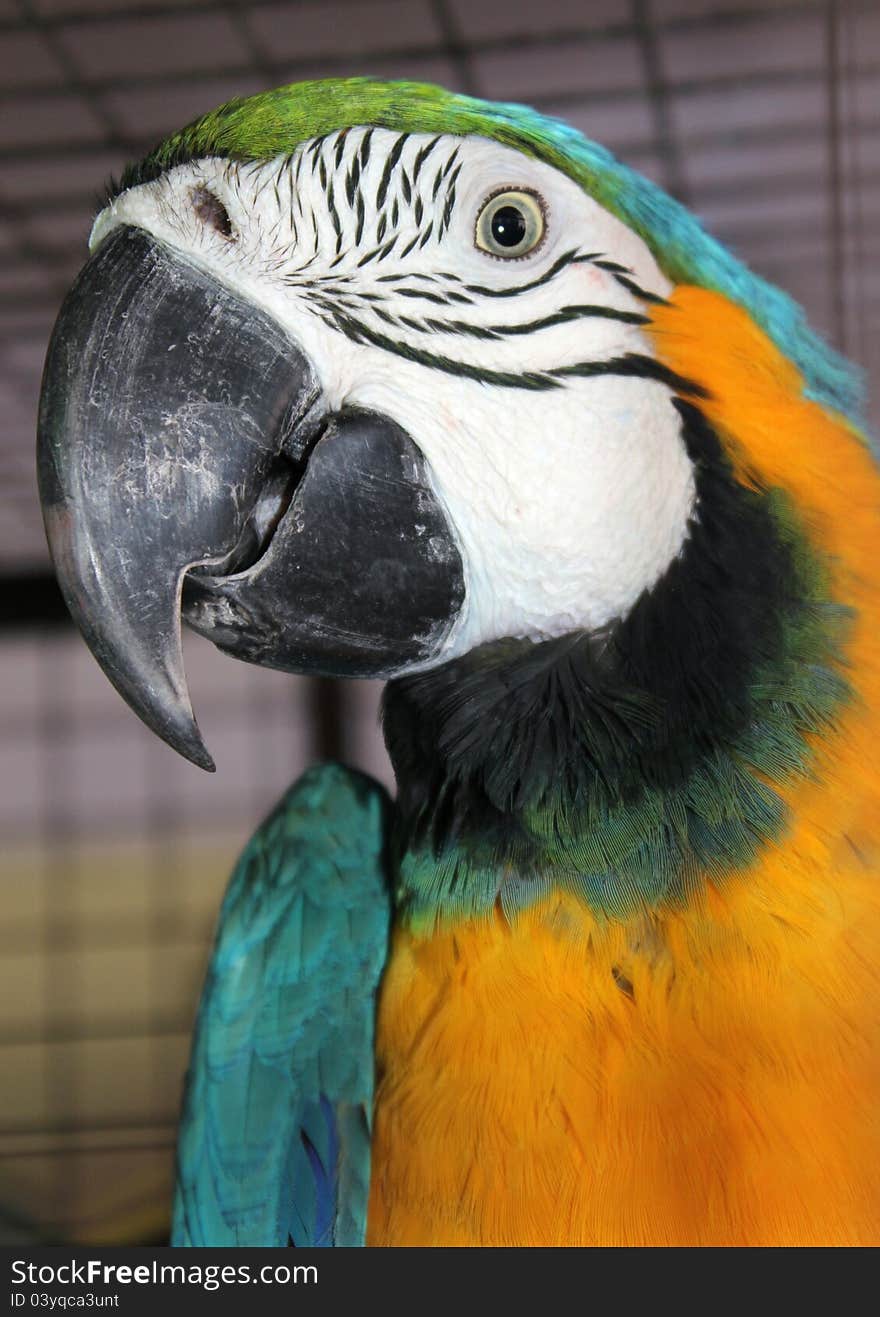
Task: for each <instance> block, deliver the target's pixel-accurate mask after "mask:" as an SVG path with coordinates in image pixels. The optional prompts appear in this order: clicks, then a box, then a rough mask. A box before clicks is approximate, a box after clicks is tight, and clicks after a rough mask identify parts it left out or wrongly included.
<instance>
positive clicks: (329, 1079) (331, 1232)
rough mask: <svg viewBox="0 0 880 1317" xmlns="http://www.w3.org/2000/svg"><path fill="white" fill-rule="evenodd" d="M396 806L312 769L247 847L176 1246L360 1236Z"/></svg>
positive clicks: (192, 1084) (208, 1029)
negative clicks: (389, 841) (390, 813)
mask: <svg viewBox="0 0 880 1317" xmlns="http://www.w3.org/2000/svg"><path fill="white" fill-rule="evenodd" d="M387 806H388V800H387V796H386V795H385V792H384V791H383V790H382V788H381V787H380V786H379V785H378V784H377V783H375V782H372V781H370V780H369V779H368V778H365V777H362V776H361V775H360V774H357V773H353V772H351V771H349V770H348V769H344V768H341V767H339V766H336V765H325V766H323V767H320V768H316V769H312V770H311V771H310V772H308V773H307V774H305V776H304V777H303V778H301V779H300V781H299V782H298V783H297V784H296V785H295V786H294V787H293V788H291V790H290V791H289V792H288V793H287V795H286V796H285V798H284V799H283V800H282V802H281V804H280V805H279V806H278V807H277V809H276V810H275V811H274V812H273V814H272V815H271V816H270V817H269V818H268V819H267V820H266V822H265V823H264V824H263V826H262V827H261V828H260V829H259V831H258V832H257V833H256V834H255V835H254V837H253V838H252V840H251V841H250V843H249V844H248V846H247V848H246V849H245V851H244V854H243V855H242V857H241V859H240V861H239V863H238V865H237V867H236V870H235V873H234V874H233V877H232V882H231V883H230V886H229V890H228V892H227V894H226V898H225V900H224V902H223V908H222V911H221V915H220V923H219V928H218V932H217V940H216V944H215V948H214V954H213V957H212V960H211V965H210V968H209V971H208V977H207V981H206V984H205V988H204V992H203V994H202V1002H201V1006H200V1009H199V1017H198V1022H197V1025H196V1034H195V1041H194V1045H193V1054H192V1059H191V1062H190V1070H189V1074H188V1077H187V1088H186V1095H185V1099H184V1111H183V1118H182V1121H181V1128H180V1136H179V1143H178V1175H177V1195H176V1202H175V1212H174V1227H173V1232H172V1242H173V1243H174V1244H176V1245H184V1246H186V1245H191V1246H204V1245H213V1246H217V1245H238V1246H245V1245H255V1246H266V1245H276V1246H280V1247H283V1246H285V1245H287V1244H288V1243H289V1242H293V1243H294V1244H296V1245H297V1246H300V1247H302V1246H306V1245H313V1246H315V1245H318V1246H322V1245H323V1246H326V1245H356V1244H362V1243H363V1240H364V1232H365V1229H366V1211H367V1195H368V1192H369V1179H370V1113H371V1111H372V1103H373V1022H374V1016H375V998H376V990H377V987H378V983H379V978H380V976H381V972H382V967H383V965H384V962H385V957H386V954H387V944H388V929H389V923H390V908H391V906H390V896H389V891H388V885H387V878H386V865H385V846H386V816H387Z"/></svg>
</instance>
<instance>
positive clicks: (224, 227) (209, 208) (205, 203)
mask: <svg viewBox="0 0 880 1317" xmlns="http://www.w3.org/2000/svg"><path fill="white" fill-rule="evenodd" d="M190 200H191V201H192V205H193V210H194V211H195V212H196V214H197V215H198V217H199V219H200V220H201V221H202V223H203V224H207V225H208V226H209V228H212V229H216V230H217V232H218V233H220V234H222V236H223V237H224V238H231V237H232V220H231V219H230V218H229V211H228V210H227V209H226V207H225V206H224V205H223V202H222V201H221V200H220V198H219V197H217V196H215V195H214V193H213V192H212V191H211V190H210V188H206V187H194V188H193V190H192V192H191V193H190Z"/></svg>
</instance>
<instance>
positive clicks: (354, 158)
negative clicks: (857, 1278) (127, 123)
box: [39, 79, 880, 1246]
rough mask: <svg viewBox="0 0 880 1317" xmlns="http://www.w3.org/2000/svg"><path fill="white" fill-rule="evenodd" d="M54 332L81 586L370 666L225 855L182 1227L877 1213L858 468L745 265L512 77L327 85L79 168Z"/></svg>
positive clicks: (270, 1228)
mask: <svg viewBox="0 0 880 1317" xmlns="http://www.w3.org/2000/svg"><path fill="white" fill-rule="evenodd" d="M90 246H91V255H90V257H89V259H88V261H87V263H86V264H85V266H84V268H83V270H82V272H81V273H80V275H79V277H78V279H77V281H76V283H75V284H74V286H73V288H72V289H71V291H70V293H69V294H68V296H67V299H66V300H65V302H64V304H63V306H62V309H61V312H60V315H59V318H58V322H57V325H56V328H55V331H54V335H53V338H52V341H51V344H50V347H49V352H48V357H47V364H46V371H45V376H44V386H43V396H42V402H41V413H40V423H39V475H40V487H41V497H42V502H43V507H44V513H45V521H46V528H47V533H48V539H49V542H50V546H51V549H52V553H53V557H54V562H55V565H56V569H57V573H58V576H59V578H60V582H61V585H62V587H63V589H64V592H65V596H66V598H67V601H68V604H69V607H70V609H71V611H72V613H73V616H74V619H75V620H76V622H77V623H78V625H79V627H80V628H81V630H82V632H83V634H84V637H85V639H86V641H87V642H88V644H89V645H90V646H91V648H92V650H93V651H94V653H95V655H96V657H97V658H98V660H99V661H100V662H101V664H102V665H103V666H104V668H105V670H106V672H107V673H108V675H109V677H110V678H111V680H112V681H113V682H114V683H115V684H116V686H117V687H118V689H119V690H120V692H121V693H122V694H123V696H124V697H125V698H126V699H127V700H128V701H129V703H130V704H131V705H132V706H133V708H134V709H135V710H136V711H137V712H138V713H139V714H140V716H141V717H142V718H143V719H144V720H145V721H146V722H147V724H148V725H149V726H150V727H152V728H153V729H154V730H155V731H156V732H158V734H159V735H160V736H162V737H164V739H165V740H166V741H167V742H168V743H169V744H170V745H172V746H173V747H175V748H176V749H177V750H179V751H180V752H181V753H182V754H184V755H186V756H187V757H188V758H190V759H191V760H192V761H193V762H194V763H196V764H200V765H202V766H203V767H211V766H212V765H211V760H210V757H209V755H208V752H207V750H206V748H205V745H204V743H203V741H202V739H201V736H200V733H199V731H198V728H197V725H196V722H195V720H194V717H193V713H192V708H191V705H190V701H189V696H188V693H187V687H186V682H185V677H184V672H183V664H182V657H181V647H180V621H181V616H182V617H183V619H184V620H185V621H186V622H187V623H188V624H189V625H190V626H191V627H193V628H194V629H195V630H196V631H198V632H200V633H201V634H203V635H205V636H207V637H209V638H210V639H211V640H213V641H214V642H215V643H216V644H217V645H218V646H219V647H220V648H221V649H222V650H224V651H226V652H228V653H229V654H232V655H234V656H237V657H239V658H243V659H246V660H248V661H250V662H253V663H258V664H263V665H266V666H269V667H276V668H280V669H283V670H287V671H291V672H297V673H321V674H325V675H330V676H334V675H336V676H338V675H344V676H359V677H372V678H384V679H386V680H387V683H388V684H387V686H386V689H385V696H384V709H383V722H384V732H385V737H386V741H387V745H388V749H389V753H390V757H391V760H392V763H393V766H394V769H395V774H396V779H397V796H396V799H395V800H394V801H393V802H392V801H391V800H390V799H389V798H388V797H387V796H386V794H385V793H384V791H383V790H382V788H381V787H380V786H379V785H378V784H377V783H375V782H373V781H371V780H369V779H367V778H365V777H363V776H361V775H359V774H357V773H355V772H354V771H351V770H349V769H347V768H344V767H342V766H340V765H333V764H331V765H327V766H323V767H314V768H312V769H310V770H309V771H308V772H307V773H306V775H305V776H304V777H303V778H302V779H301V780H300V781H299V782H298V783H297V784H296V785H294V786H293V788H292V789H291V790H290V791H289V793H288V794H287V795H286V796H285V798H284V799H283V800H282V802H281V803H280V805H279V806H278V808H277V809H276V810H275V812H274V813H273V814H272V816H271V817H270V818H269V819H268V821H267V822H266V823H265V824H264V825H263V827H261V828H260V830H259V831H258V832H257V834H256V835H255V837H254V838H253V840H252V841H251V842H250V844H249V845H248V847H247V849H246V850H245V852H244V854H243V856H242V859H241V861H240V863H239V865H238V868H237V870H236V872H235V874H234V877H233V879H232V884H231V886H230V888H229V891H228V895H227V897H226V899H225V902H224V905H223V909H222V913H221V916H220V922H219V929H218V933H217V940H216V946H215V949H214V953H213V959H212V962H211V965H210V969H209V972H208V977H207V982H206V986H205V989H204V994H203V998H202V1003H201V1008H200V1013H199V1019H198V1024H197V1029H196V1035H195V1042H194V1048H193V1055H192V1062H191V1066H190V1070H189V1074H188V1080H187V1086H186V1096H185V1106H184V1113H183V1118H182V1125H181V1130H180V1141H179V1155H178V1182H177V1201H176V1209H175V1224H174V1241H175V1242H176V1243H177V1244H182V1245H203V1244H210V1245H218V1244H227V1245H253V1244H260V1245H276V1246H286V1245H288V1243H290V1242H292V1243H294V1244H296V1245H298V1246H301V1245H307V1244H319V1245H360V1244H363V1243H364V1242H366V1243H367V1244H369V1245H388V1244H432V1245H487V1244H492V1245H495V1244H498V1245H520V1244H581V1245H586V1244H598V1245H718V1244H727V1245H746V1244H764V1245H769V1244H774V1245H778V1244H868V1243H877V1242H878V1240H880V1182H878V1177H877V1174H876V1167H877V1164H878V1152H880V1128H878V1126H880V1123H878V1118H877V1112H878V1102H877V1099H878V1088H880V1049H878V1034H880V1030H878V1024H880V983H878V956H877V950H878V933H880V891H878V868H880V854H878V847H877V841H878V823H880V816H878V758H877V753H876V751H877V744H878V739H880V700H878V695H880V647H878V618H880V596H878V582H880V575H878V570H877V552H878V547H880V537H878V527H880V520H878V510H880V499H878V494H880V483H878V472H877V468H876V465H875V463H874V459H873V457H872V453H871V449H870V445H869V443H868V441H867V440H866V438H865V436H864V434H863V433H862V431H861V428H860V427H861V422H860V420H859V406H860V394H859V389H860V385H859V381H858V379H857V377H856V374H855V372H854V371H853V370H852V368H851V367H850V366H849V365H848V364H847V363H846V362H845V361H843V360H842V359H841V358H840V357H839V356H838V355H837V354H836V353H835V352H834V351H833V350H832V349H831V348H830V347H828V346H827V345H826V344H825V343H824V342H823V341H822V340H821V339H820V338H819V337H818V336H817V335H816V334H815V333H814V332H812V331H811V329H810V328H809V327H808V325H807V324H806V322H805V319H804V317H803V313H802V312H801V310H800V309H799V308H798V307H797V306H796V305H795V304H794V302H793V301H792V300H790V298H789V297H787V296H786V295H785V294H784V293H783V292H781V291H780V290H778V289H776V288H774V287H772V286H770V285H769V284H767V283H766V282H764V281H762V280H761V279H760V278H758V277H757V276H755V275H754V274H753V273H751V272H750V271H749V270H748V269H747V268H746V267H745V266H744V265H743V264H741V263H740V262H739V261H738V260H737V259H735V258H734V256H733V255H731V254H730V252H728V251H727V250H725V249H724V248H723V247H722V246H721V245H720V244H719V243H717V242H716V241H715V240H714V239H713V238H711V237H710V236H709V235H708V234H707V233H706V232H705V231H704V230H703V228H702V227H701V226H700V224H699V222H698V221H697V220H696V219H695V218H694V216H693V215H691V214H690V213H689V212H688V211H687V210H686V209H685V208H683V207H682V206H681V205H680V204H678V203H677V202H676V201H674V200H673V199H672V198H670V197H669V196H667V195H665V194H664V193H663V192H662V191H661V190H660V189H659V188H657V187H656V186H654V185H653V184H652V183H651V182H649V181H647V180H646V179H644V178H642V177H640V176H639V175H637V174H635V173H633V172H632V171H631V170H630V169H628V168H626V167H625V166H624V165H622V164H621V163H618V162H617V161H616V160H615V159H614V158H613V157H612V156H611V155H610V154H609V153H608V152H607V151H605V150H604V149H602V148H601V147H600V146H597V145H595V144H594V143H592V142H589V141H587V140H585V139H584V138H583V137H582V136H581V135H580V134H579V133H577V132H575V131H574V130H573V129H571V128H569V127H567V126H565V125H564V124H562V123H559V122H556V121H554V120H551V119H548V118H544V117H542V116H541V115H539V114H537V113H535V112H533V111H532V110H530V109H528V108H525V107H522V106H518V105H505V104H488V103H485V102H481V101H478V100H475V99H471V98H469V97H466V96H462V95H455V94H451V93H449V92H446V91H444V90H441V89H439V88H435V87H427V86H422V85H417V84H412V83H406V82H396V83H391V82H389V83H384V82H376V81H371V80H360V79H337V80H329V81H321V82H310V83H302V84H299V85H294V86H289V87H284V88H281V89H279V90H276V91H271V92H266V93H260V94H259V95H256V96H252V97H250V98H247V99H239V100H234V101H231V102H229V103H228V104H226V105H224V106H222V107H221V108H220V109H218V110H215V111H213V112H212V113H209V114H206V115H205V116H204V117H203V118H200V119H198V120H197V121H196V122H194V123H192V124H191V125H190V126H189V127H187V128H184V129H183V130H182V131H181V132H179V133H176V134H175V135H174V136H172V137H170V138H168V139H167V140H166V141H164V142H163V143H162V144H161V145H160V146H159V147H157V148H156V149H155V150H154V151H153V152H152V153H151V154H150V155H148V156H147V157H146V159H145V160H143V161H142V162H141V163H140V164H137V165H135V166H134V167H131V168H129V169H128V170H127V172H126V173H125V174H124V176H123V178H122V181H121V184H120V185H118V186H113V187H112V190H111V192H110V195H109V197H108V199H107V204H106V205H105V206H104V208H103V209H102V210H101V212H100V214H99V215H98V218H97V220H96V222H95V225H94V228H93V231H92V235H91V244H90Z"/></svg>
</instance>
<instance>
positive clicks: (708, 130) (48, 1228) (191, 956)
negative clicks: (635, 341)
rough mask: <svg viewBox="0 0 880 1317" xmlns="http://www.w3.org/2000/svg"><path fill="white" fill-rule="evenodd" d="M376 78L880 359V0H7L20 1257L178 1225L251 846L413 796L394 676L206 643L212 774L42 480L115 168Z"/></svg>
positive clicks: (3, 288)
mask: <svg viewBox="0 0 880 1317" xmlns="http://www.w3.org/2000/svg"><path fill="white" fill-rule="evenodd" d="M356 73H368V74H373V75H376V76H380V77H407V78H414V79H419V80H423V81H431V82H439V83H442V84H444V85H446V86H449V87H452V88H455V89H457V90H461V91H467V92H470V93H472V94H475V95H478V96H486V97H490V98H497V99H505V100H522V101H525V102H527V103H530V104H532V105H534V106H536V107H537V108H540V109H541V110H543V111H545V112H546V113H550V114H556V115H559V116H560V117H562V118H565V119H567V120H568V121H569V122H571V123H574V124H575V125H576V126H577V127H578V128H580V129H582V130H583V131H584V132H585V133H586V135H587V136H589V137H593V138H595V139H597V140H598V141H601V142H603V143H604V144H605V145H607V146H609V147H610V148H611V149H612V150H613V151H615V153H616V154H618V155H619V156H621V157H622V158H623V159H624V160H626V161H627V163H629V164H631V165H633V166H634V167H635V168H636V169H638V170H640V171H642V172H643V173H645V174H647V175H649V176H650V177H652V178H654V179H655V180H656V181H657V182H659V183H660V184H661V185H663V186H664V187H666V188H667V189H668V190H669V191H671V192H672V193H674V194H675V195H676V196H678V197H679V198H680V199H681V200H683V201H684V202H685V203H686V204H688V205H689V206H691V207H692V208H693V209H695V210H696V211H697V213H698V214H700V215H701V216H702V217H703V219H704V221H705V222H706V224H707V225H708V226H709V227H710V228H711V229H713V231H714V232H715V233H716V234H717V235H718V236H719V237H721V238H722V239H723V240H724V241H726V242H727V243H729V244H730V245H731V246H733V247H734V249H735V250H736V251H737V253H738V254H739V255H741V256H742V257H743V258H744V259H746V260H747V261H748V262H749V264H751V265H752V266H753V267H754V268H755V269H757V270H758V271H759V272H760V273H761V274H763V275H765V276H766V277H767V278H769V279H771V280H773V281H774V282H777V283H779V284H781V285H782V286H783V287H785V288H786V289H787V290H788V291H789V292H791V293H792V294H793V295H794V296H795V297H796V298H797V299H798V300H800V301H801V302H802V303H803V304H804V305H805V307H806V308H807V311H808V313H809V315H810V318H811V320H812V322H813V323H814V324H815V325H816V326H817V327H818V328H819V329H820V330H822V331H823V332H824V333H825V334H826V335H827V336H828V338H829V339H830V340H831V341H832V342H833V343H834V344H835V345H836V346H838V347H840V348H841V349H843V350H844V351H845V352H847V353H848V354H849V355H850V356H852V357H853V358H855V359H856V360H857V361H859V362H860V363H861V364H862V365H863V366H864V367H865V368H866V369H867V371H868V373H869V376H870V375H871V374H872V373H874V374H876V372H877V368H878V366H880V333H878V330H880V260H878V257H880V223H878V221H880V0H763V2H762V3H758V2H755V3H747V2H745V0H542V3H541V4H535V3H534V0H286V2H285V3H264V2H262V0H253V2H250V0H186V2H185V3H170V2H169V3H163V0H0V418H2V419H0V578H2V579H0V601H2V602H0V839H2V853H0V1074H2V1086H0V1239H2V1241H3V1242H13V1241H15V1240H21V1241H27V1240H31V1241H36V1240H48V1241H56V1242H60V1241H68V1240H75V1241H79V1242H94V1243H115V1242H118V1243H123V1242H132V1243H136V1242H151V1241H161V1240H162V1239H163V1238H164V1237H166V1234H167V1226H168V1213H169V1202H170V1186H171V1177H172V1164H173V1144H174V1131H175V1124H176V1118H177V1108H178V1102H179V1094H180V1086H181V1081H182V1076H183V1071H184V1068H185V1064H186V1056H187V1050H188V1043H189V1034H190V1030H191V1026H192V1019H193V1013H194V1009H195V1004H196V1000H197V995H198V988H199V983H200V980H201V976H202V974H203V971H204V965H205V960H206V957H207V953H208V948H209V944H210V937H211V930H212V926H213V921H214V918H215V916H216V912H217V908H218V906H219V902H220V898H221V894H222V890H223V887H224V884H225V882H226V878H227V876H228V873H229V870H230V867H231V865H232V863H233V861H234V858H235V855H236V853H237V852H238V850H239V849H240V847H241V845H242V844H243V842H244V840H245V839H246V837H247V836H248V835H249V833H250V832H251V831H252V829H253V828H254V826H255V825H256V824H257V823H258V822H259V820H260V819H261V818H262V817H263V815H264V814H265V813H266V812H267V811H268V809H269V808H270V807H271V805H272V804H273V802H274V801H275V799H277V797H278V796H279V795H280V794H281V792H282V791H283V790H284V788H285V787H286V786H287V785H288V784H289V782H290V781H291V780H292V779H293V778H294V777H295V776H296V775H297V774H298V773H299V772H300V771H301V770H302V768H303V767H304V766H305V765H306V764H307V763H308V762H310V761H313V760H314V759H317V758H322V757H338V758H342V759H344V760H346V761H347V762H349V763H353V764H356V765H358V766H361V767H364V768H366V769H367V770H368V771H371V772H374V773H376V774H377V775H378V776H380V777H382V778H383V780H385V781H386V782H388V783H389V784H390V780H391V775H390V770H389V766H388V763H387V759H386V758H385V754H384V750H383V747H382V744H381V738H380V736H379V731H378V722H377V704H378V695H379V691H378V687H377V685H376V684H375V683H360V684H358V683H328V682H321V681H314V680H307V679H304V678H292V677H287V676H283V675H281V674H278V673H270V672H265V671H261V670H259V669H255V668H250V667H248V666H247V665H244V664H240V663H235V662H233V661H232V660H229V659H226V658H224V657H222V656H221V655H219V654H218V653H217V652H216V651H214V650H213V649H212V647H211V646H210V645H209V644H207V643H206V642H204V641H199V640H198V639H197V638H194V637H193V638H190V639H188V640H187V646H186V649H187V670H188V674H189V678H190V687H191V690H192V692H193V697H194V701H195V705H196V709H197V712H198V715H199V719H200V723H201V726H202V728H203V731H204V733H205V736H206V740H207V743H208V745H209V746H210V747H211V750H212V752H213V753H214V756H215V758H216V760H217V763H218V772H217V774H216V776H214V777H208V776H207V775H205V774H202V773H201V772H200V771H199V770H198V769H195V768H193V767H192V766H190V765H188V764H186V763H184V762H183V761H182V760H180V759H178V758H177V757H176V756H175V755H174V754H173V752H172V751H170V750H169V749H168V748H167V747H165V746H164V745H162V744H160V743H159V742H158V741H157V740H156V739H155V737H153V736H152V734H151V733H149V732H148V731H146V729H145V728H143V727H142V726H141V725H140V724H139V723H138V721H137V720H136V718H135V717H134V715H133V714H131V713H130V712H129V711H128V709H127V708H126V707H125V706H124V705H123V703H122V701H121V700H120V699H119V697H118V696H117V695H116V693H115V692H114V691H113V690H112V688H111V687H110V685H109V684H108V682H107V681H106V679H105V678H104V677H103V675H102V674H101V672H100V671H99V669H98V667H97V665H96V664H95V663H94V661H93V659H92V658H91V656H90V655H89V654H88V652H87V651H86V649H85V646H84V645H83V644H82V642H81V641H80V640H79V638H78V637H77V636H76V635H75V634H74V632H73V630H72V628H71V627H70V626H69V625H68V624H67V622H66V617H65V613H64V609H63V606H62V605H61V602H60V599H59V597H58V594H57V591H56V589H55V587H54V584H53V582H52V578H51V575H50V573H49V568H48V558H47V553H46V548H45V542H44V539H43V534H42V527H41V522H40V517H39V511H38V508H37V502H36V492H35V485H34V473H33V436H34V424H35V415H36V400H37V396H38V391H39V382H40V372H41V368H42V361H43V355H44V352H45V348H46V343H47V341H48V337H49V333H50V330H51V326H52V322H53V320H54V317H55V314H56V312H57V309H58V306H59V303H60V300H61V298H62V296H63V294H64V292H65V291H66V289H67V286H68V285H69V283H70V280H71V279H72V277H73V275H74V274H75V272H76V270H77V268H78V266H79V265H80V263H81V261H82V259H83V256H84V252H85V241H86V238H87V235H88V231H89V228H90V225H91V221H92V219H93V217H94V214H95V213H96V210H97V207H98V204H99V197H100V194H101V190H102V187H103V185H104V183H105V182H106V180H107V178H108V177H109V176H110V175H111V174H114V175H117V176H118V174H119V172H120V170H121V168H122V166H123V165H124V164H125V162H126V161H127V160H130V159H132V158H136V157H138V156H140V155H141V154H143V153H144V151H145V150H146V149H148V148H149V147H150V146H151V145H153V144H154V142H155V141H156V140H158V139H159V138H161V137H162V136H164V135H165V134H166V133H167V132H170V131H171V130H173V129H175V128H177V127H179V126H180V125H181V124H182V123H184V122H185V121H187V120H188V119H190V118H192V117H194V116H195V115H197V114H199V113H201V112H202V111H203V110H206V109H208V108H210V107H211V106H213V105H215V104H217V103H219V102H220V101H223V100H226V99H228V98H229V97H231V96H234V95H247V94H249V93H251V92H254V91H258V90H260V89H262V88H266V87H270V86H275V85H278V84H280V83H283V82H287V81H293V80H296V79H299V78H305V77H317V76H326V75H331V74H356ZM877 419H878V418H877V415H876V413H875V415H874V425H875V428H876V426H877Z"/></svg>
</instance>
